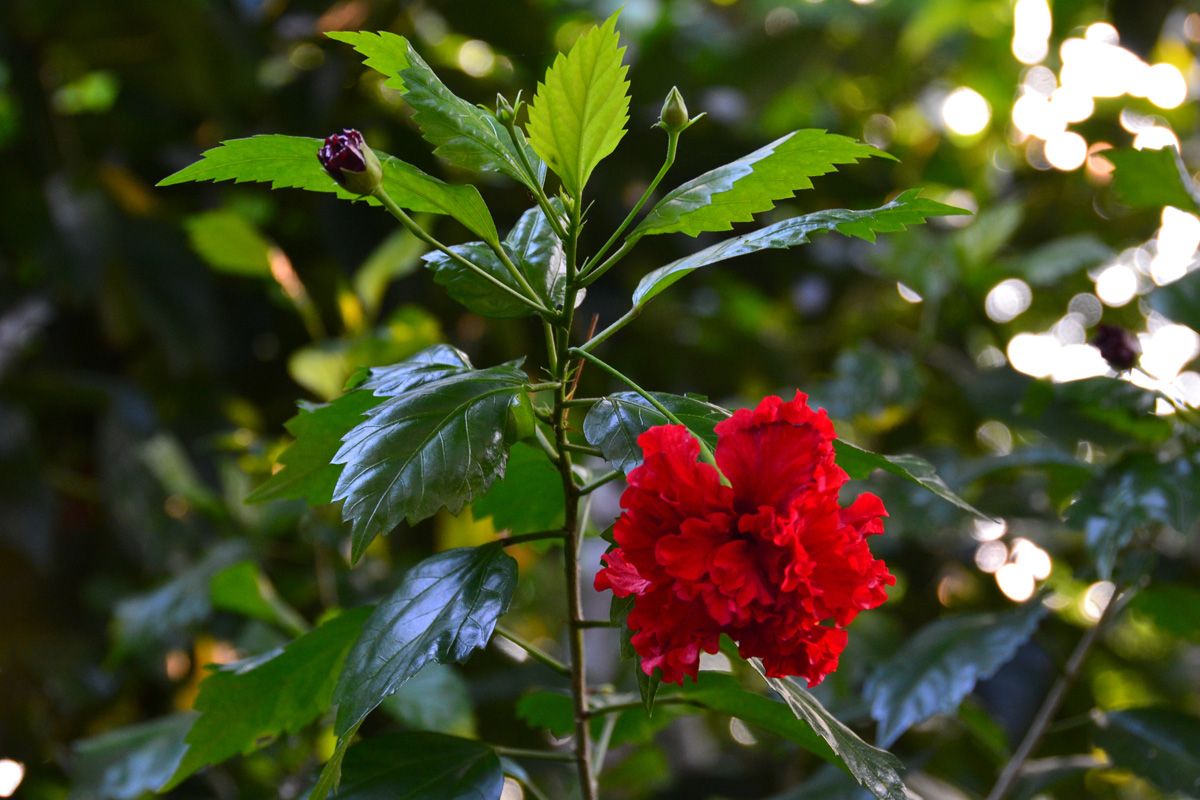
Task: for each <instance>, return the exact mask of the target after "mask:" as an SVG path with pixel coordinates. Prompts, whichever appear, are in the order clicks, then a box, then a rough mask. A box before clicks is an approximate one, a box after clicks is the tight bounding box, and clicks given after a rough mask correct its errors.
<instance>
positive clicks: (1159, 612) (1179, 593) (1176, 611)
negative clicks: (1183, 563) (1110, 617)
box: [1129, 583, 1200, 644]
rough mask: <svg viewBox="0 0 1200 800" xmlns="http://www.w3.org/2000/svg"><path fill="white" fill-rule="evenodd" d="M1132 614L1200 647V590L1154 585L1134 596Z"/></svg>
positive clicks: (1182, 586) (1174, 585)
mask: <svg viewBox="0 0 1200 800" xmlns="http://www.w3.org/2000/svg"><path fill="white" fill-rule="evenodd" d="M1129 611H1130V613H1132V614H1137V615H1140V616H1142V617H1144V618H1146V619H1148V620H1150V621H1151V622H1152V623H1154V626H1155V627H1156V628H1158V629H1159V630H1161V631H1163V632H1164V633H1167V634H1170V635H1171V636H1175V637H1177V638H1179V639H1184V640H1186V641H1189V642H1192V643H1194V644H1200V589H1196V588H1194V587H1192V586H1185V585H1184V584H1181V583H1155V584H1152V585H1150V586H1147V587H1146V588H1145V589H1142V590H1141V591H1140V592H1138V593H1137V594H1135V595H1134V596H1133V600H1131V601H1130V603H1129Z"/></svg>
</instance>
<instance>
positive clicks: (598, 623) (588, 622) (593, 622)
mask: <svg viewBox="0 0 1200 800" xmlns="http://www.w3.org/2000/svg"><path fill="white" fill-rule="evenodd" d="M575 624H576V625H578V626H579V627H580V628H619V627H621V626H620V624H618V623H616V622H613V621H612V620H609V619H581V620H579V621H578V622H576V623H575Z"/></svg>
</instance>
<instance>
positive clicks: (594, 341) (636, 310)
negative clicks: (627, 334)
mask: <svg viewBox="0 0 1200 800" xmlns="http://www.w3.org/2000/svg"><path fill="white" fill-rule="evenodd" d="M641 313H642V307H641V306H634V307H633V308H631V309H629V310H628V311H626V312H625V313H624V314H623V315H622V316H620V317H619V318H617V320H616V321H614V322H613V324H612V325H609V326H608V327H607V328H605V329H604V330H602V331H600V332H599V333H597V334H596V335H595V336H593V337H592V338H591V339H588V340H587V341H586V342H584V343H583V344H581V345H580V346H579V349H580V350H588V351H590V350H591V349H592V348H593V347H596V346H597V345H599V344H601V343H602V342H603V341H604V340H605V339H607V338H608V337H610V336H612V335H613V334H614V333H616V332H617V331H619V330H621V328H624V327H625V326H626V325H628V324H629V323H631V322H633V321H634V320H635V319H637V318H638V315H639V314H641Z"/></svg>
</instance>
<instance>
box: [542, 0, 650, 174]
mask: <svg viewBox="0 0 1200 800" xmlns="http://www.w3.org/2000/svg"><path fill="white" fill-rule="evenodd" d="M624 54H625V48H624V47H621V46H620V37H619V36H618V35H617V15H616V14H613V15H612V16H611V17H609V18H608V20H606V21H605V23H604V24H603V25H600V26H597V27H595V28H592V29H591V30H590V31H588V32H587V33H585V34H583V35H582V36H580V37H579V39H577V40H576V41H575V44H574V45H573V46H572V47H571V49H570V51H569V52H567V53H565V54H564V53H559V54H558V57H557V58H556V59H555V60H554V64H553V65H552V66H551V67H550V69H549V70H547V71H546V80H545V82H544V83H539V84H538V90H537V95H536V96H535V97H534V98H533V104H532V105H531V106H530V107H529V126H528V128H529V141H530V144H532V145H533V149H534V150H535V151H536V152H537V154H538V155H539V156H541V157H542V159H543V160H544V161H545V162H546V164H547V165H549V167H550V169H552V170H553V171H554V174H556V175H558V177H560V178H561V179H562V182H563V186H564V187H566V189H567V191H568V192H569V193H570V194H571V195H573V196H574V197H579V196H581V194H582V193H583V187H584V186H585V185H586V184H587V182H588V178H589V177H590V176H591V174H592V170H594V169H595V168H596V165H597V164H599V163H600V161H601V160H603V159H604V158H605V157H606V156H608V155H609V154H610V153H612V151H613V150H615V149H616V148H617V144H618V143H619V142H620V141H621V139H622V137H624V136H625V124H626V123H627V122H628V121H629V81H627V80H625V74H626V72H628V70H629V68H628V67H626V66H625V65H623V64H622V63H621V59H622V57H623V56H624Z"/></svg>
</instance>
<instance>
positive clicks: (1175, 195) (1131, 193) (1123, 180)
mask: <svg viewBox="0 0 1200 800" xmlns="http://www.w3.org/2000/svg"><path fill="white" fill-rule="evenodd" d="M1103 156H1104V158H1106V159H1108V160H1109V161H1110V162H1112V165H1113V166H1114V167H1116V172H1115V173H1114V174H1113V192H1114V193H1115V194H1116V195H1117V198H1118V199H1119V200H1120V201H1121V202H1122V203H1124V204H1125V205H1127V206H1130V207H1132V208H1153V209H1155V210H1156V211H1157V210H1159V209H1161V208H1162V207H1163V206H1175V207H1177V208H1181V209H1183V210H1184V211H1196V210H1197V208H1198V206H1197V202H1198V201H1197V200H1196V193H1197V190H1196V187H1195V185H1194V184H1193V183H1192V177H1191V175H1189V174H1188V170H1187V167H1186V166H1184V163H1183V159H1182V158H1181V157H1180V155H1179V151H1178V150H1176V149H1175V148H1174V147H1164V148H1162V149H1161V150H1133V149H1127V148H1119V149H1116V150H1105V151H1104V153H1103Z"/></svg>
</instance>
